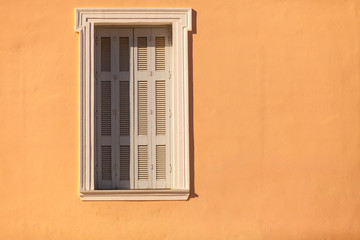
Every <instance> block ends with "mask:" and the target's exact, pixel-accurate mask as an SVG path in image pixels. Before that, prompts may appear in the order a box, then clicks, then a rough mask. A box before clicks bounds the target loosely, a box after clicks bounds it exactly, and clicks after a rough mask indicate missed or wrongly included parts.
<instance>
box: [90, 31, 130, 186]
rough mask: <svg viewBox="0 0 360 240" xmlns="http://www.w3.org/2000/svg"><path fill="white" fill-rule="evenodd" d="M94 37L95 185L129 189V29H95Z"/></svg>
mask: <svg viewBox="0 0 360 240" xmlns="http://www.w3.org/2000/svg"><path fill="white" fill-rule="evenodd" d="M96 39H97V42H96V50H97V58H96V70H95V71H96V74H95V75H96V77H95V78H96V79H95V81H96V86H97V92H96V97H97V99H98V100H97V105H96V118H97V136H98V137H97V138H96V141H97V145H96V146H97V149H96V152H97V161H96V167H97V168H96V169H97V189H129V188H130V172H131V171H130V168H131V163H130V158H131V150H130V135H131V124H130V123H131V120H130V115H131V101H130V99H131V96H132V94H131V71H130V62H131V56H132V55H131V50H130V49H131V46H132V29H119V30H116V31H114V30H111V29H99V30H98V31H97V35H96Z"/></svg>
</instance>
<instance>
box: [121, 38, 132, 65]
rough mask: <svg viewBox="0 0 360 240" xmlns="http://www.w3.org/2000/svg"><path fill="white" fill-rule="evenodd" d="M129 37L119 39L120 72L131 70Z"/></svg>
mask: <svg viewBox="0 0 360 240" xmlns="http://www.w3.org/2000/svg"><path fill="white" fill-rule="evenodd" d="M129 50H130V49H129V38H128V37H120V39H119V57H120V61H119V62H120V66H119V70H120V72H128V71H129V62H130V59H129V57H130V51H129Z"/></svg>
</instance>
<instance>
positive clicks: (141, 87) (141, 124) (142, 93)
mask: <svg viewBox="0 0 360 240" xmlns="http://www.w3.org/2000/svg"><path fill="white" fill-rule="evenodd" d="M147 91H148V89H147V82H146V81H139V82H138V135H144V136H146V135H147V131H148V97H147Z"/></svg>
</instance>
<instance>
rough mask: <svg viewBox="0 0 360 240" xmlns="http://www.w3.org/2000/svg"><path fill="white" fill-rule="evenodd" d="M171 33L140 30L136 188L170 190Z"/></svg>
mask: <svg viewBox="0 0 360 240" xmlns="http://www.w3.org/2000/svg"><path fill="white" fill-rule="evenodd" d="M168 36H169V30H168V29H167V28H139V29H135V30H134V37H135V39H134V42H135V51H134V56H135V61H134V62H135V66H134V69H135V70H134V72H135V106H136V111H135V114H136V117H135V118H136V120H135V125H136V126H137V130H136V134H135V135H136V136H135V148H136V151H135V187H136V188H138V189H148V188H151V189H165V188H170V161H169V159H170V156H169V152H170V149H169V144H168V143H169V130H170V129H169V114H170V113H169V101H168V99H169V91H168V90H167V89H169V76H170V75H169V69H170V62H169V58H170V56H169V54H170V53H169V52H170V50H169V37H168Z"/></svg>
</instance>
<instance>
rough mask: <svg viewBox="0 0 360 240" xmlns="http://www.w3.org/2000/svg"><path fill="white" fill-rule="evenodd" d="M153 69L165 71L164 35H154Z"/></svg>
mask: <svg viewBox="0 0 360 240" xmlns="http://www.w3.org/2000/svg"><path fill="white" fill-rule="evenodd" d="M155 71H165V37H155Z"/></svg>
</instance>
